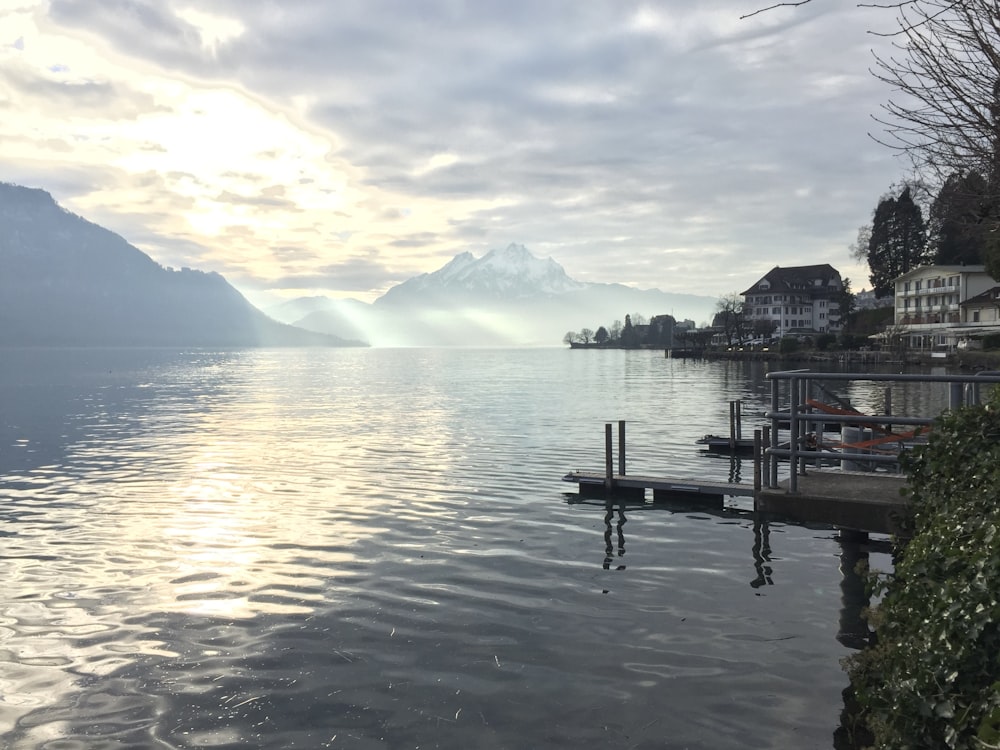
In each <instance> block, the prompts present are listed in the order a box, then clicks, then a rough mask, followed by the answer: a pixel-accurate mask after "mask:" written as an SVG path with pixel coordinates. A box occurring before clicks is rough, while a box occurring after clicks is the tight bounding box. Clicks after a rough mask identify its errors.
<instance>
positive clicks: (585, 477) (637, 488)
mask: <svg viewBox="0 0 1000 750" xmlns="http://www.w3.org/2000/svg"><path fill="white" fill-rule="evenodd" d="M606 479H607V477H606V476H605V475H604V474H603V473H601V472H599V471H573V472H570V473H569V474H567V475H566V476H564V477H563V481H564V482H576V483H577V484H578V485H579V486H580V493H581V494H592V493H594V492H604V484H605V481H606ZM612 479H613V481H614V488H615V491H616V492H623V493H624V494H629V493H635V494H638V493H640V492H644V491H645V490H647V489H650V490H652V491H653V498H654V499H655V498H656V497H657V494H658V493H664V494H669V495H709V496H711V497H725V496H727V495H733V496H742V497H753V485H750V484H736V483H734V482H713V481H710V480H705V479H694V478H688V477H653V476H642V475H639V474H627V475H626V474H616V475H614V476H613V477H612Z"/></svg>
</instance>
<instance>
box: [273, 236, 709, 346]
mask: <svg viewBox="0 0 1000 750" xmlns="http://www.w3.org/2000/svg"><path fill="white" fill-rule="evenodd" d="M715 302H716V300H715V299H714V298H710V297H701V296H696V295H691V294H676V293H672V292H661V291H660V290H658V289H636V288H634V287H628V286H624V285H623V284H586V283H583V282H579V281H575V280H574V279H572V278H570V277H569V276H568V275H567V273H566V271H565V270H563V268H562V266H560V265H559V264H558V263H557V262H556V261H554V260H552V259H551V258H547V259H545V260H542V259H539V258H536V257H535V256H534V255H532V254H531V252H530V251H528V250H527V249H526V248H525V247H524V246H523V245H517V244H511V245H508V246H507V247H506V248H504V249H503V250H491V251H490V252H488V253H486V255H484V256H483V257H481V258H476V257H474V256H473V255H472V254H471V253H469V252H464V253H460V254H459V255H456V256H455V257H454V258H452V259H451V260H450V261H449V262H448V263H446V264H445V265H444V266H442V267H441V268H439V269H438V270H437V271H433V272H431V273H425V274H421V275H420V276H415V277H413V278H412V279H409V280H407V281H404V282H403V283H401V284H399V285H397V286H395V287H393V288H392V289H390V290H389V291H388V292H386V293H385V294H384V295H382V297H380V298H379V299H377V300H376V301H375V302H374V304H372V305H364V304H363V303H360V302H357V301H356V300H331V299H326V300H324V298H301V299H299V300H293V301H292V302H291V303H286V304H285V305H283V306H281V307H280V308H275V309H273V310H269V312H270V314H271V315H273V316H274V317H275V318H277V319H278V320H283V321H286V322H288V323H293V324H295V325H297V326H300V327H302V328H306V329H308V330H313V331H319V332H323V333H333V334H336V335H339V336H350V337H352V338H354V337H358V338H363V339H364V340H366V341H369V342H370V343H371V344H372V345H373V346H559V345H560V344H561V342H562V339H563V336H564V335H565V334H566V333H567V332H568V331H579V330H580V329H582V328H590V329H597V328H598V327H600V326H611V325H612V324H613V323H614V322H615V321H623V320H624V319H625V316H626V315H633V316H634V315H636V314H640V315H643V316H645V317H647V318H650V317H652V316H654V315H662V314H667V315H673V316H674V317H675V318H676V319H677V320H683V319H685V318H690V319H693V320H696V321H697V322H699V323H701V322H705V321H707V320H709V319H710V317H711V313H712V310H713V308H714V306H715Z"/></svg>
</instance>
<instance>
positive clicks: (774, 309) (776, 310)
mask: <svg viewBox="0 0 1000 750" xmlns="http://www.w3.org/2000/svg"><path fill="white" fill-rule="evenodd" d="M771 315H781V308H780V307H772V308H771Z"/></svg>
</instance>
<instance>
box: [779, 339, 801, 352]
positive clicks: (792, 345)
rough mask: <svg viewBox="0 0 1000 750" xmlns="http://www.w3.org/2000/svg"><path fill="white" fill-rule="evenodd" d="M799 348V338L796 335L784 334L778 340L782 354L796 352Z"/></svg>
mask: <svg viewBox="0 0 1000 750" xmlns="http://www.w3.org/2000/svg"><path fill="white" fill-rule="evenodd" d="M798 350H799V340H798V339H797V338H795V337H794V336H782V337H781V341H779V342H778V351H779V352H780V353H781V354H794V353H795V352H797V351H798Z"/></svg>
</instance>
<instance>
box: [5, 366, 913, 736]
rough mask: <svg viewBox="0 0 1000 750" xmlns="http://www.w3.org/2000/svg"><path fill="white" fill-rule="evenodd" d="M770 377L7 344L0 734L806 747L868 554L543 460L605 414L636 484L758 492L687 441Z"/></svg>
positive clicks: (879, 557)
mask: <svg viewBox="0 0 1000 750" xmlns="http://www.w3.org/2000/svg"><path fill="white" fill-rule="evenodd" d="M764 372H765V370H764V366H763V365H762V364H761V363H705V362H694V361H674V360H667V359H664V358H663V357H662V354H661V353H657V352H622V351H570V350H566V349H538V350H433V349H402V350H379V349H367V350H358V349H344V350H262V351H221V352H216V351H197V350H192V351H185V350H139V351H132V350H7V351H3V352H0V576H2V580H3V587H2V589H0V746H2V747H4V748H11V749H22V748H48V749H49V750H75V749H76V748H81V749H82V748H88V749H89V748H196V747H197V748H204V747H210V748H248V747H252V748H291V747H298V748H326V747H329V748H356V749H359V750H360V749H366V750H367V749H369V748H371V749H381V748H593V747H601V748H705V749H708V748H711V749H712V750H720V749H725V748H741V749H742V748H749V747H753V748H796V749H798V748H831V747H833V744H834V742H833V736H834V732H835V730H836V729H837V727H838V725H839V721H840V712H841V710H842V708H843V701H842V697H841V691H842V690H843V689H844V688H845V687H846V686H847V679H846V676H845V674H844V673H843V671H842V669H841V667H840V664H839V660H840V659H841V658H842V657H844V656H845V655H847V654H848V653H850V652H851V650H850V646H852V645H857V644H858V642H859V637H860V634H861V633H863V632H864V628H863V626H862V625H861V624H860V622H859V620H858V617H857V614H858V609H859V607H860V606H861V604H862V603H863V590H862V587H861V586H860V583H859V581H858V579H857V577H856V576H854V575H853V573H852V568H853V565H854V563H855V561H856V560H857V559H859V558H860V557H862V556H864V555H866V554H867V552H866V549H865V548H858V547H857V546H855V547H850V546H841V544H840V543H839V542H838V540H837V537H836V533H835V532H834V531H832V530H829V529H822V528H818V529H817V528H813V529H810V528H802V527H798V526H794V525H786V524H779V523H770V524H766V525H763V526H761V525H757V526H755V524H754V521H753V518H752V515H751V514H750V513H749V512H748V510H749V505H748V503H749V501H748V500H735V499H733V500H731V501H730V503H731V504H730V505H729V506H728V507H727V508H725V509H699V508H694V507H683V506H673V505H671V506H661V505H656V506H654V505H653V504H652V503H651V502H650V503H649V504H647V505H645V506H642V507H637V506H629V507H627V508H626V509H625V510H624V511H623V512H621V513H619V512H617V511H615V512H613V513H610V514H606V511H605V507H604V505H603V503H602V502H594V501H591V502H579V500H580V498H579V497H578V496H577V494H576V487H575V485H570V484H567V483H565V482H562V481H561V477H562V476H563V474H565V473H566V472H567V471H571V470H574V469H593V470H600V469H601V468H602V467H603V463H604V454H603V450H604V423H605V422H611V421H617V420H620V419H624V420H627V423H628V428H627V429H628V459H629V469H630V470H631V471H633V472H635V473H671V474H679V475H686V476H701V477H705V478H715V479H730V478H735V479H737V480H739V481H745V482H751V481H752V466H751V463H750V462H749V461H743V462H735V463H734V462H731V461H730V459H728V458H718V457H708V456H706V455H705V454H703V453H702V452H701V451H700V450H699V447H698V446H697V445H695V443H694V441H695V439H697V438H698V437H700V436H702V435H703V434H705V433H706V432H719V431H724V430H725V429H726V427H727V424H728V401H729V400H730V399H737V398H739V399H742V400H743V401H744V412H745V413H746V414H748V416H747V424H748V425H749V426H751V427H752V426H753V425H754V424H755V423H758V424H759V423H760V421H761V420H760V419H758V418H755V416H754V415H755V414H762V413H763V411H764V408H765V405H766V403H767V402H768V399H769V393H770V390H769V384H768V383H767V382H765V381H764V377H763V376H764ZM877 397H879V394H877V393H875V392H874V391H872V392H868V391H860V392H858V393H855V394H853V398H854V401H855V403H856V404H859V405H861V406H864V405H865V402H866V399H875V398H877ZM901 402H905V398H903V397H902V396H898V397H897V398H896V404H897V407H899V405H900V404H901ZM875 550H876V551H874V552H872V554H871V555H870V559H871V564H872V565H873V567H878V568H881V569H888V567H889V565H890V562H889V557H888V554H887V550H886V548H885V546H882V547H879V546H877V545H876V547H875ZM845 644H846V645H845Z"/></svg>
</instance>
